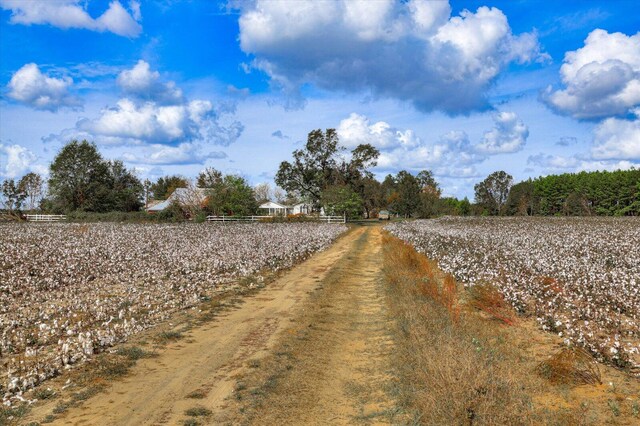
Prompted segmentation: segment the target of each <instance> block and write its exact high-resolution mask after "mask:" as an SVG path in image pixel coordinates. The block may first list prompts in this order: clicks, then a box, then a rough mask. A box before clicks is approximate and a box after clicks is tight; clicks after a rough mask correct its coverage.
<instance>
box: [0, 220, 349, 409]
mask: <svg viewBox="0 0 640 426" xmlns="http://www.w3.org/2000/svg"><path fill="white" fill-rule="evenodd" d="M345 229H346V228H345V226H344V225H328V224H316V223H298V224H291V223H288V224H189V225H184V224H182V225H157V224H140V225H138V224H132V225H129V224H92V225H77V224H47V225H43V224H0V374H1V376H0V377H2V378H1V379H0V393H1V394H2V395H3V396H4V401H5V403H8V402H9V401H10V399H11V397H12V395H16V394H18V395H19V394H20V392H21V391H24V390H26V389H28V388H30V387H32V386H34V385H35V384H37V383H38V382H41V381H43V380H45V379H46V378H48V377H51V376H54V375H56V374H58V373H59V372H60V371H61V370H62V369H64V368H70V367H71V366H72V365H74V364H76V363H78V362H80V361H83V360H86V359H87V358H89V357H91V355H93V354H94V353H97V352H100V351H101V350H103V349H104V348H107V347H109V346H111V345H113V344H115V343H117V342H121V341H124V340H126V339H127V337H128V336H130V335H131V334H133V333H136V332H139V331H141V330H144V329H147V328H149V327H150V326H152V325H154V324H156V323H158V322H160V321H162V320H165V319H167V318H168V317H169V316H170V315H171V313H173V312H175V311H176V310H179V309H183V308H187V307H190V306H193V305H195V304H197V303H198V302H199V301H201V300H202V298H203V297H205V296H206V295H208V294H211V293H212V292H213V291H216V290H222V289H224V288H225V285H227V284H229V283H230V282H231V281H233V280H235V279H237V278H238V277H242V276H246V275H250V274H253V273H256V272H258V271H261V270H264V269H269V270H277V269H281V268H287V267H290V266H292V265H293V264H294V263H295V262H297V261H299V260H301V259H302V258H304V257H306V256H308V255H310V254H311V253H313V252H315V251H318V250H321V249H323V248H325V247H327V246H328V245H330V244H331V243H332V242H333V241H334V240H335V238H336V237H337V236H338V235H339V234H340V233H342V232H343V231H344V230H345Z"/></svg>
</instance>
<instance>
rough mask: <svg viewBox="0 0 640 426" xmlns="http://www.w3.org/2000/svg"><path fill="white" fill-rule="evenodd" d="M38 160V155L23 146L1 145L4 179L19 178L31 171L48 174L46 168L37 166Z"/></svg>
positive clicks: (0, 169)
mask: <svg viewBox="0 0 640 426" xmlns="http://www.w3.org/2000/svg"><path fill="white" fill-rule="evenodd" d="M37 160H38V158H37V157H36V155H35V154H34V153H33V152H31V151H30V150H29V149H27V148H25V147H23V146H20V145H4V144H1V143H0V176H2V177H4V178H7V179H15V178H19V177H21V176H22V175H24V174H26V173H28V172H30V171H33V172H37V173H41V174H46V172H47V170H46V168H45V167H43V166H41V165H38V164H36V161H37Z"/></svg>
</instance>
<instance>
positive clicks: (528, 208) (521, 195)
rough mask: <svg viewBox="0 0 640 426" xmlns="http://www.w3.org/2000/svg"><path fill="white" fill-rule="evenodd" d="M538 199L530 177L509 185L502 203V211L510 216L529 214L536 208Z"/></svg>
mask: <svg viewBox="0 0 640 426" xmlns="http://www.w3.org/2000/svg"><path fill="white" fill-rule="evenodd" d="M538 204H539V203H538V200H537V198H536V195H535V186H534V183H533V181H532V180H531V179H529V180H526V181H524V182H520V183H517V184H515V185H513V186H512V187H511V190H510V191H509V196H508V197H507V201H506V202H505V205H504V213H505V214H507V215H511V216H531V215H533V214H534V213H535V212H536V210H537V205H538Z"/></svg>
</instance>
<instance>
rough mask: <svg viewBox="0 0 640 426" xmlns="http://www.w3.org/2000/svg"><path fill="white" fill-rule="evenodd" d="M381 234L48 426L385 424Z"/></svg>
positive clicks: (314, 263)
mask: <svg viewBox="0 0 640 426" xmlns="http://www.w3.org/2000/svg"><path fill="white" fill-rule="evenodd" d="M381 234H382V230H381V228H380V227H379V226H374V227H358V228H354V229H352V230H351V231H350V232H348V233H347V234H346V235H344V236H343V237H342V238H340V239H339V240H338V241H337V242H336V243H335V244H334V245H333V246H332V247H330V248H329V249H327V250H325V251H324V252H321V253H318V254H316V255H314V256H312V257H311V258H309V259H308V260H306V261H305V262H303V263H301V264H300V265H298V266H296V267H294V268H293V269H291V270H290V271H288V272H287V273H285V274H284V275H283V276H281V277H280V278H278V279H277V280H276V281H274V282H272V283H270V284H269V285H267V287H266V288H264V289H262V290H260V291H258V292H257V293H255V294H253V295H252V296H249V297H246V298H244V299H243V302H242V303H240V304H239V305H238V306H237V307H235V308H234V309H230V310H226V311H225V312H224V313H223V314H221V315H219V316H218V317H216V318H215V319H213V320H211V321H209V322H206V323H204V324H203V325H199V326H195V327H193V328H191V329H189V331H188V332H185V337H184V338H183V339H181V340H179V341H177V342H174V343H171V344H169V345H168V346H166V348H164V349H162V350H160V351H159V352H158V356H157V357H153V358H147V359H142V360H140V361H138V363H137V364H136V365H135V367H133V368H132V369H131V372H130V374H129V375H127V376H126V377H124V378H122V379H119V380H115V381H114V382H113V383H111V384H110V386H109V387H107V389H106V390H105V391H104V392H102V393H99V394H97V395H95V396H93V397H92V398H90V399H88V400H87V401H85V402H84V403H83V404H81V405H80V406H77V407H72V408H69V409H68V410H67V411H66V412H65V413H63V414H62V415H61V416H59V417H57V419H56V421H55V422H54V424H75V425H94V424H95V425H153V424H225V423H228V424H236V423H252V424H328V423H331V424H346V423H353V422H356V421H357V420H358V418H363V417H364V418H369V419H371V420H370V421H374V422H383V423H384V422H388V418H389V417H388V416H387V413H388V412H389V411H390V410H389V408H390V405H391V404H390V402H389V400H388V398H387V395H386V394H385V392H386V391H385V389H388V388H389V386H387V382H388V381H389V380H390V379H389V376H388V371H389V369H390V360H389V353H390V349H391V348H390V346H391V338H390V336H388V334H387V333H388V332H387V331H386V329H387V327H386V324H387V322H388V317H387V312H386V308H385V298H384V286H383V283H382V280H381V268H382V255H381ZM52 404H53V403H52ZM47 408H49V409H51V407H47V406H46V405H45V406H43V407H39V408H38V409H36V410H35V411H34V414H36V415H39V416H41V417H40V418H42V417H44V415H46V412H45V411H43V410H46V409H47ZM190 419H191V422H192V423H186V422H188V421H189V420H190Z"/></svg>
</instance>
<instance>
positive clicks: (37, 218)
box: [25, 214, 67, 222]
mask: <svg viewBox="0 0 640 426" xmlns="http://www.w3.org/2000/svg"><path fill="white" fill-rule="evenodd" d="M25 217H26V218H27V221H29V222H60V221H62V220H67V216H65V215H63V214H28V215H25Z"/></svg>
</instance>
